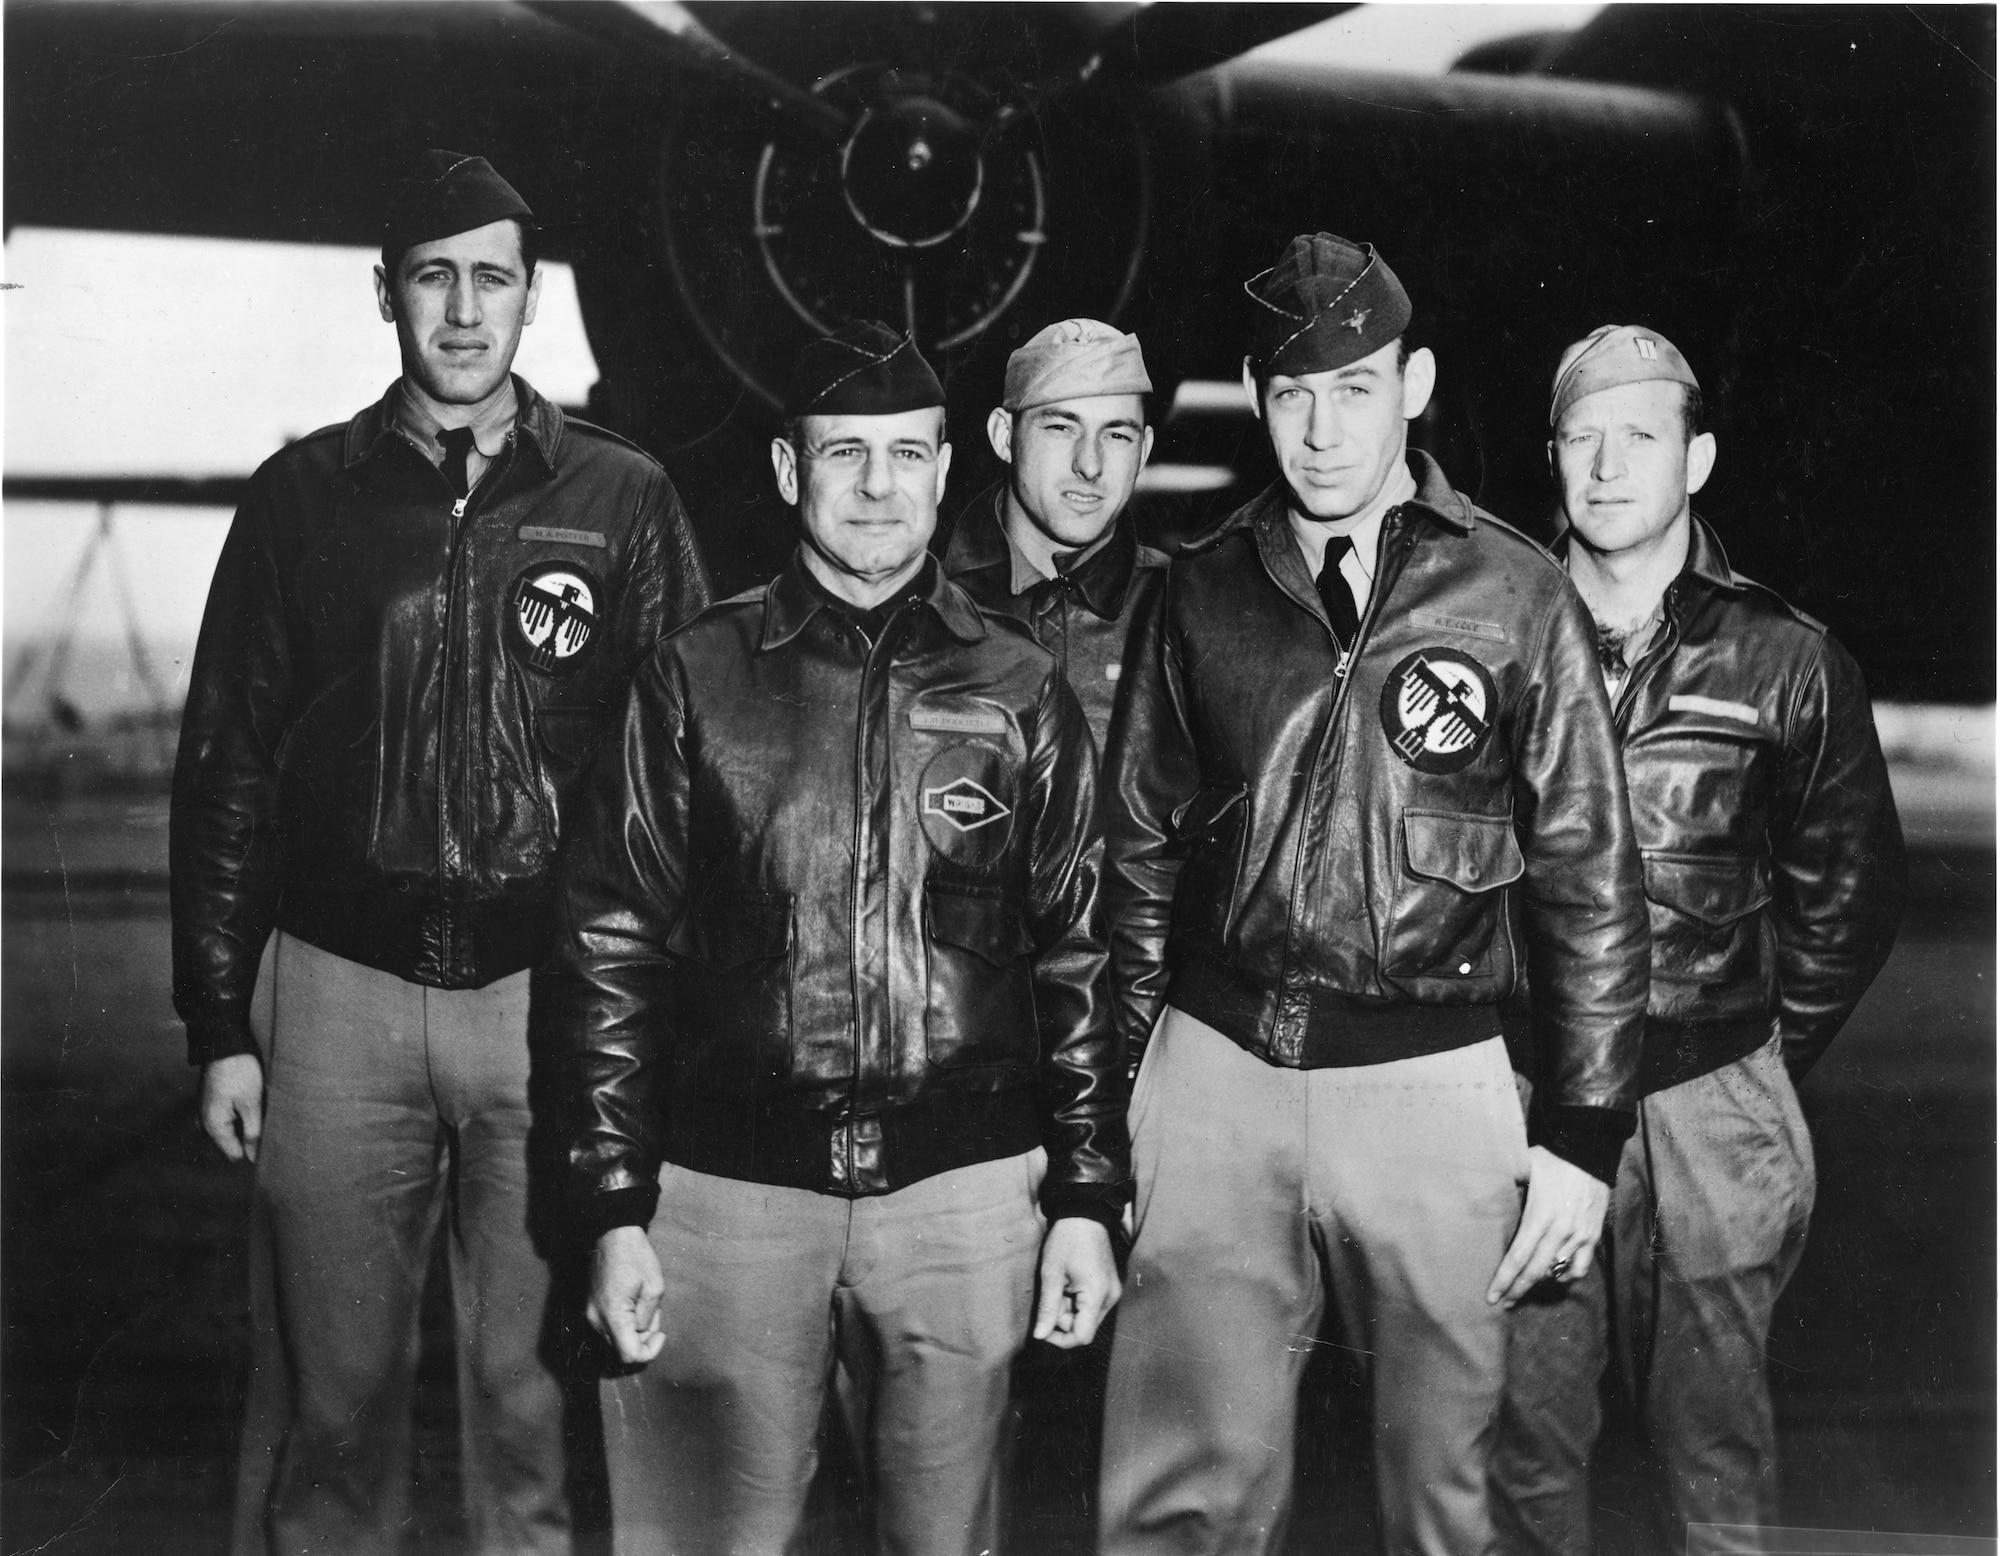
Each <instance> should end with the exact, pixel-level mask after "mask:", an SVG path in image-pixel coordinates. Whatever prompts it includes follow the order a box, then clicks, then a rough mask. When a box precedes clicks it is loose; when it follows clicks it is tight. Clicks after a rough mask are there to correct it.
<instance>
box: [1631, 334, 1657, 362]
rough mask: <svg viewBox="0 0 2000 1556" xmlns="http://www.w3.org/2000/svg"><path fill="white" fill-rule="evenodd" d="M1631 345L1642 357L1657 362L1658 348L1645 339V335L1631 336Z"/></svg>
mask: <svg viewBox="0 0 2000 1556" xmlns="http://www.w3.org/2000/svg"><path fill="white" fill-rule="evenodd" d="M1632 345H1633V346H1634V348H1635V349H1636V350H1637V351H1638V353H1639V355H1640V356H1642V357H1644V358H1645V359H1646V360H1647V361H1648V362H1657V361H1658V360H1659V358H1660V348H1659V347H1658V346H1656V345H1654V344H1653V343H1652V342H1651V341H1650V340H1648V339H1646V337H1645V336H1643V335H1635V336H1633V337H1632Z"/></svg>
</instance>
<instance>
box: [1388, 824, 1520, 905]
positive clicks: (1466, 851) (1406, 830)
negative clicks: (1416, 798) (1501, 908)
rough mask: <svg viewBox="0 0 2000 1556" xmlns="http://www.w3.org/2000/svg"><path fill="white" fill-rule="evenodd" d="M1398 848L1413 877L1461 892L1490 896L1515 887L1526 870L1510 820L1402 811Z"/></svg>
mask: <svg viewBox="0 0 2000 1556" xmlns="http://www.w3.org/2000/svg"><path fill="white" fill-rule="evenodd" d="M1403 848H1404V851H1405V852H1406V853H1407V855H1408V856H1409V861H1410V873H1411V874H1412V875H1420V876H1422V877H1424V879H1426V880H1431V881H1443V882H1445V883H1446V884H1447V885H1450V886H1456V887H1457V888H1458V889H1459V890H1460V891H1491V890H1492V889H1493V888H1494V887H1496V886H1505V885H1507V884H1508V883H1509V882H1510V881H1518V880H1519V879H1520V878H1521V872H1522V870H1523V869H1524V868H1525V865H1524V863H1523V861H1522V859H1521V845H1520V843H1519V842H1517V841H1516V840H1515V837H1514V818H1513V817H1511V816H1463V815H1459V814H1457V813H1456V812H1453V811H1436V810H1406V811H1404V812H1403Z"/></svg>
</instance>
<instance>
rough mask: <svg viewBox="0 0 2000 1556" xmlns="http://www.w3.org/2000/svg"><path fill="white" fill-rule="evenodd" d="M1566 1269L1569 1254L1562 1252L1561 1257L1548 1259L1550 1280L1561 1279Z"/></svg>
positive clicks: (1567, 1267) (1567, 1268)
mask: <svg viewBox="0 0 2000 1556" xmlns="http://www.w3.org/2000/svg"><path fill="white" fill-rule="evenodd" d="M1568 1270H1569V1255H1567V1254H1564V1255H1563V1257H1561V1258H1560V1259H1552V1260H1550V1261H1549V1279H1550V1280H1561V1279H1562V1278H1563V1276H1564V1274H1565V1273H1567V1272H1568Z"/></svg>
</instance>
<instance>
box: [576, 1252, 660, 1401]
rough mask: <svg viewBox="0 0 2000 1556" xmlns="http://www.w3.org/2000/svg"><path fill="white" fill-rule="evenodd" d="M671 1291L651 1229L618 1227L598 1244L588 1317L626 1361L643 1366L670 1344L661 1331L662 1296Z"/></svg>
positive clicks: (586, 1313)
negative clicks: (663, 1273) (647, 1233)
mask: <svg viewBox="0 0 2000 1556" xmlns="http://www.w3.org/2000/svg"><path fill="white" fill-rule="evenodd" d="M666 1289H667V1281H666V1277H665V1276H664V1275H662V1274H661V1273H660V1256H659V1255H658V1254H656V1253H655V1252H654V1251H653V1240H652V1239H651V1238H650V1237H648V1236H647V1235H646V1231H645V1228H644V1227H637V1226H614V1227H613V1228H612V1229H611V1230H610V1231H608V1232H606V1233H605V1234H604V1235H603V1236H602V1237H600V1238H598V1240H597V1258H596V1261H595V1264H594V1267H593V1268H592V1271H591V1277H590V1305H589V1306H588V1307H587V1308H585V1309H584V1315H585V1316H586V1317H587V1318H589V1320H590V1327H591V1328H593V1329H595V1330H596V1331H597V1332H598V1333H599V1334H601V1335H603V1336H604V1338H605V1339H607V1340H609V1341H610V1342H611V1344H612V1345H613V1347H615V1348H616V1350H617V1352H618V1359H619V1360H620V1361H622V1362H627V1363H630V1364H631V1365H633V1366H637V1367H643V1366H645V1365H646V1363H647V1362H649V1361H651V1360H652V1359H653V1358H654V1357H655V1356H658V1355H659V1354H660V1349H661V1347H662V1346H664V1345H665V1344H666V1343H667V1336H666V1331H665V1330H664V1329H662V1328H661V1327H660V1298H661V1297H662V1296H664V1295H665V1294H666Z"/></svg>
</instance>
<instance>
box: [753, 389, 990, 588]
mask: <svg viewBox="0 0 2000 1556" xmlns="http://www.w3.org/2000/svg"><path fill="white" fill-rule="evenodd" d="M799 441H800V443H801V444H802V445H803V453H798V452H795V451H794V450H793V448H792V445H791V444H790V443H788V442H787V441H785V439H783V438H778V439H776V440H774V441H773V442H772V444H771V465H772V468H773V469H774V470H775V471H776V473H777V477H778V492H779V494H780V495H781V496H782V497H783V498H784V499H785V501H786V502H788V503H794V504H796V505H797V506H798V510H799V521H800V524H801V526H802V527H803V529H804V531H805V542H806V544H807V545H808V546H810V547H811V548H812V549H813V551H814V552H815V553H817V554H818V556H819V557H820V558H821V560H822V561H824V562H825V563H826V564H828V566H829V567H831V569H832V570H833V571H834V572H835V573H837V574H841V575H844V576H846V577H850V578H853V579H856V580H858V581H859V582H861V583H862V584H864V585H866V584H874V583H880V582H882V581H884V580H887V579H892V578H895V577H896V576H897V575H898V574H900V573H901V572H902V571H903V570H904V569H905V568H907V567H909V566H910V565H911V564H912V563H913V562H915V561H916V560H917V558H918V557H919V556H920V555H921V554H922V552H923V549H924V547H925V546H926V545H928V544H929V543H930V538H931V532H932V531H933V530H934V529H936V528H937V508H938V500H939V499H940V498H941V497H943V496H944V478H945V472H946V471H947V470H949V469H950V467H951V445H950V444H948V443H946V442H945V441H944V411H943V409H942V408H939V407H932V408H930V409H927V410H920V411H900V412H898V413H897V414H895V415H893V416H807V417H804V418H802V419H801V421H800V425H799Z"/></svg>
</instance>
